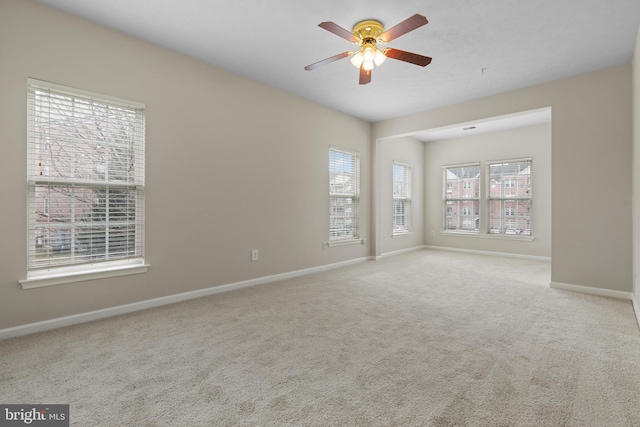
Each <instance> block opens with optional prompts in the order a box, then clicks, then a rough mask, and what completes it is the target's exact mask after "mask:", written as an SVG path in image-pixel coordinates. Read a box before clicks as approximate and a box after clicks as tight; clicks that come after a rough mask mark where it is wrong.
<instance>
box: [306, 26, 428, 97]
mask: <svg viewBox="0 0 640 427" xmlns="http://www.w3.org/2000/svg"><path fill="white" fill-rule="evenodd" d="M428 22H429V21H427V18H426V17H424V16H422V15H419V14H415V15H413V16H411V17H410V18H407V19H405V20H404V21H402V22H400V23H399V24H397V25H396V26H394V27H391V28H389V29H388V30H386V31H385V30H384V27H383V26H382V24H381V23H380V22H379V21H375V20H366V21H361V22H358V23H357V24H356V25H355V26H354V27H353V31H351V32H349V31H348V30H346V29H344V28H342V27H341V26H339V25H337V24H336V23H334V22H331V21H329V22H321V23H320V24H318V26H319V27H320V28H324V29H325V30H327V31H329V32H331V33H333V34H335V35H337V36H340V37H342V38H343V39H345V40H348V41H350V42H352V43H355V44H357V45H358V46H359V47H358V49H356V50H355V51H353V52H352V51H347V52H343V53H339V54H337V55H334V56H331V57H329V58H326V59H323V60H322V61H318V62H315V63H313V64H311V65H307V66H306V67H304V69H305V70H307V71H311V70H315V69H316V68H318V67H320V66H322V65H326V64H330V63H332V62H334V61H337V60H339V59H342V58H347V57H351V63H352V64H353V65H354V66H355V67H357V68H359V69H360V84H361V85H366V84H367V83H370V82H371V71H372V70H373V67H374V64H375V65H377V66H380V65H381V64H382V63H383V62H384V60H385V59H386V58H393V59H398V60H400V61H404V62H409V63H410V64H416V65H419V66H421V67H426V66H427V65H429V64H430V63H431V58H429V57H428V56H422V55H418V54H417V53H411V52H405V51H404V50H399V49H393V48H384V49H382V50H380V49H378V46H377V45H378V44H385V43H388V42H390V41H391V40H393V39H395V38H397V37H400V36H402V35H404V34H406V33H408V32H409V31H413V30H415V29H416V28H419V27H422V26H423V25H426V24H427V23H428Z"/></svg>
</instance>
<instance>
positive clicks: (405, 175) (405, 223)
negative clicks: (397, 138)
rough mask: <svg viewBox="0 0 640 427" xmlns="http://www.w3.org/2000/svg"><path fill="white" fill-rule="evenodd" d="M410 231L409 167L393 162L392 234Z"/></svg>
mask: <svg viewBox="0 0 640 427" xmlns="http://www.w3.org/2000/svg"><path fill="white" fill-rule="evenodd" d="M410 231H411V165H409V164H406V163H401V162H396V161H394V162H393V234H403V233H408V232H410Z"/></svg>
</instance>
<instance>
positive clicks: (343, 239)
mask: <svg viewBox="0 0 640 427" xmlns="http://www.w3.org/2000/svg"><path fill="white" fill-rule="evenodd" d="M336 155H338V156H342V157H345V156H350V158H351V163H350V164H351V172H349V173H345V172H343V178H345V179H346V178H349V179H350V180H352V181H353V185H352V186H350V187H349V191H341V192H340V191H336V190H335V187H336V183H335V176H336V175H333V174H337V173H338V172H335V168H336V162H335V158H336ZM328 161H329V164H328V172H329V180H328V183H329V218H328V219H329V227H328V228H329V241H328V243H327V244H328V246H337V245H344V244H352V243H361V241H360V167H361V165H360V153H358V152H354V151H349V150H345V149H341V148H336V147H333V146H329V151H328ZM345 182H346V181H345ZM342 188H343V190H344V189H345V187H342ZM338 200H342V201H343V203H344V204H346V203H348V200H350V201H351V205H352V206H351V213H350V215H348V216H347V215H342V218H343V219H344V220H345V230H346V229H347V227H346V223H347V222H348V219H350V220H351V221H350V225H351V226H350V227H349V228H350V230H351V232H350V233H349V234H348V235H347V234H346V233H344V232H343V233H339V230H337V232H336V233H332V229H333V228H335V227H334V224H335V222H334V221H335V220H336V218H337V216H336V215H334V214H333V212H334V207H335V206H336V205H338V204H336V203H334V202H337V201H338ZM339 204H342V203H339Z"/></svg>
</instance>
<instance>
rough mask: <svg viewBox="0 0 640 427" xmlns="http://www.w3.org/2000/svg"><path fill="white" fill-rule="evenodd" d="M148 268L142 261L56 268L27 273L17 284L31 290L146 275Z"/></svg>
mask: <svg viewBox="0 0 640 427" xmlns="http://www.w3.org/2000/svg"><path fill="white" fill-rule="evenodd" d="M149 267H150V265H149V264H145V263H144V260H143V259H135V260H127V261H115V262H113V263H110V262H106V263H99V264H91V265H83V266H71V267H57V268H49V269H45V270H35V271H30V272H28V273H27V278H26V279H24V280H20V281H19V283H20V285H21V286H22V289H33V288H41V287H43V286H54V285H63V284H65V283H73V282H84V281H86V280H95V279H105V278H108V277H118V276H126V275H130V274H140V273H146V271H147V270H148V269H149Z"/></svg>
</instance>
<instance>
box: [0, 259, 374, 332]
mask: <svg viewBox="0 0 640 427" xmlns="http://www.w3.org/2000/svg"><path fill="white" fill-rule="evenodd" d="M370 260H372V257H365V258H357V259H353V260H349V261H342V262H338V263H334V264H327V265H322V266H319V267H312V268H307V269H304V270H296V271H291V272H288V273H281V274H274V275H272V276H265V277H258V278H256V279H251V280H244V281H242V282H236V283H229V284H226V285H220V286H214V287H211V288H206V289H198V290H196V291H190V292H184V293H180V294H175V295H168V296H166V297H160V298H154V299H150V300H145V301H139V302H134V303H131V304H125V305H119V306H116V307H109V308H104V309H101V310H95V311H90V312H86V313H79V314H74V315H71V316H65V317H59V318H56V319H51V320H45V321H42V322H35V323H29V324H26V325H20V326H14V327H11V328H5V329H0V339H6V338H13V337H18V336H22V335H29V334H34V333H37V332H44V331H49V330H52V329H57V328H62V327H65V326H71V325H76V324H78V323H86V322H92V321H94V320H99V319H104V318H107V317H113V316H118V315H121V314H126V313H132V312H134V311H140V310H146V309H149V308H154V307H160V306H163V305H168V304H174V303H177V302H181V301H187V300H190V299H195V298H200V297H204V296H209V295H215V294H219V293H222V292H229V291H233V290H236V289H242V288H248V287H250V286H257V285H263V284H266V283H272V282H275V281H278V280H284V279H289V278H292V277H299V276H305V275H308V274H312V273H319V272H322V271H328V270H333V269H336V268H340V267H346V266H348V265H353V264H359V263H361V262H366V261H370Z"/></svg>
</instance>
